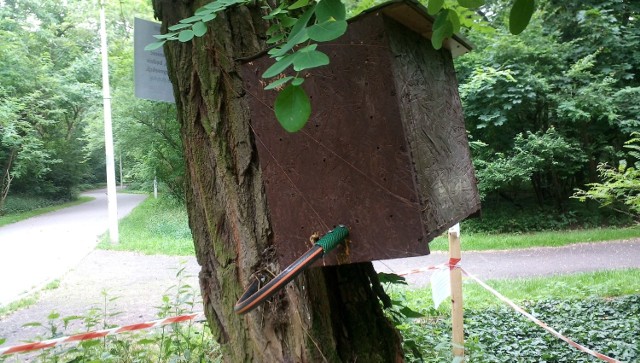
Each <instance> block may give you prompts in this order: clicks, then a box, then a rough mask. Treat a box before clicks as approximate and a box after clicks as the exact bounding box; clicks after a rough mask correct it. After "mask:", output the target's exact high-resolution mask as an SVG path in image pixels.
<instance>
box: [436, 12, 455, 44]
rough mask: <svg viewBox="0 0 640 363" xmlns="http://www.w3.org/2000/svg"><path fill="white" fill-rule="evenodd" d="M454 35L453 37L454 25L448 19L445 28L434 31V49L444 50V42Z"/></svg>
mask: <svg viewBox="0 0 640 363" xmlns="http://www.w3.org/2000/svg"><path fill="white" fill-rule="evenodd" d="M452 35H453V25H452V24H451V21H449V20H448V19H447V20H446V21H445V24H444V25H443V26H441V27H439V28H438V29H436V30H434V31H433V34H431V44H432V45H433V48H434V49H440V48H442V43H443V42H444V40H445V38H448V37H450V36H452Z"/></svg>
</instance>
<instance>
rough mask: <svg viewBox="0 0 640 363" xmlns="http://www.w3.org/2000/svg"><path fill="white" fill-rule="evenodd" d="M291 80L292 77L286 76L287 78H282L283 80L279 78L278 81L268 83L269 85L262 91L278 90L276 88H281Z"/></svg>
mask: <svg viewBox="0 0 640 363" xmlns="http://www.w3.org/2000/svg"><path fill="white" fill-rule="evenodd" d="M292 79H293V77H292V76H287V77H284V78H280V79H279V80H277V81H275V82H271V83H269V85H268V86H267V87H265V88H264V89H265V90H270V89H274V88H278V87H280V86H282V85H283V84H285V83H287V82H289V81H290V80H292Z"/></svg>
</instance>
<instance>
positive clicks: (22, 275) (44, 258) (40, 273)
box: [0, 190, 146, 306]
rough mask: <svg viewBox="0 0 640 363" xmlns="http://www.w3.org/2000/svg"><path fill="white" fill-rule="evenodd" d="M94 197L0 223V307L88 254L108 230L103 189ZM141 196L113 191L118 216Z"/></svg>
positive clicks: (38, 286)
mask: <svg viewBox="0 0 640 363" xmlns="http://www.w3.org/2000/svg"><path fill="white" fill-rule="evenodd" d="M83 195H86V196H90V197H94V198H95V200H93V201H91V202H88V203H84V204H81V205H78V206H74V207H70V208H65V209H61V210H59V211H55V212H51V213H47V214H43V215H41V216H37V217H34V218H30V219H27V220H24V221H21V222H18V223H13V224H9V225H6V226H4V227H0V256H2V259H1V260H2V263H0V286H1V288H0V306H2V305H6V304H8V303H9V302H11V301H14V300H17V299H18V298H19V297H20V296H22V295H23V294H25V293H28V292H30V291H33V290H34V289H39V288H41V287H42V286H44V285H46V284H47V283H48V282H50V281H52V280H55V279H57V278H59V277H60V276H62V275H63V274H64V273H65V272H67V271H68V270H70V269H71V268H72V267H74V266H76V265H77V264H78V262H80V260H81V259H82V258H83V257H84V256H86V255H87V254H88V253H89V252H91V251H92V250H93V249H94V248H95V246H96V244H97V242H98V239H97V237H98V236H99V235H101V234H102V233H104V232H105V231H106V230H107V229H108V224H107V195H106V190H94V191H90V192H87V193H83ZM145 197H146V196H145V195H139V194H118V217H119V218H122V217H124V216H125V215H127V214H128V213H129V212H131V210H132V209H133V208H134V207H135V206H136V205H138V204H139V203H140V202H142V200H144V198H145Z"/></svg>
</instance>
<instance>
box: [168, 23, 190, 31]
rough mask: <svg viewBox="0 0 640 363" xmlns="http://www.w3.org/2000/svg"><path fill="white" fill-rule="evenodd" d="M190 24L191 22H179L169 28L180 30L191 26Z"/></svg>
mask: <svg viewBox="0 0 640 363" xmlns="http://www.w3.org/2000/svg"><path fill="white" fill-rule="evenodd" d="M190 26H191V24H181V23H178V24H176V25H172V26H170V27H169V30H171V31H174V30H180V29H184V28H188V27H190Z"/></svg>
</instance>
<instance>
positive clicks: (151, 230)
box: [98, 197, 195, 256]
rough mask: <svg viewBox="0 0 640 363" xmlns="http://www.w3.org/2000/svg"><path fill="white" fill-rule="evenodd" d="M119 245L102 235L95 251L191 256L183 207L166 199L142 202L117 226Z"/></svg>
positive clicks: (186, 220) (191, 247)
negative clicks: (112, 243)
mask: <svg viewBox="0 0 640 363" xmlns="http://www.w3.org/2000/svg"><path fill="white" fill-rule="evenodd" d="M119 232H120V243H119V244H118V245H111V243H110V242H109V236H108V235H105V236H103V238H102V240H101V242H100V243H99V244H98V248H100V249H105V250H116V251H134V252H140V253H144V254H147V255H158V254H160V255H174V256H193V255H194V254H195V250H194V247H193V241H192V238H191V231H190V230H189V224H188V219H187V212H186V210H185V208H184V206H183V205H181V204H180V203H178V202H176V201H174V200H172V199H170V198H168V197H160V198H158V199H154V198H153V197H150V198H147V199H145V201H144V202H142V203H141V204H140V205H139V206H138V207H136V208H135V209H134V210H133V211H132V212H131V213H130V214H129V215H128V216H126V217H125V218H124V219H123V220H122V221H121V222H120V225H119Z"/></svg>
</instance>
